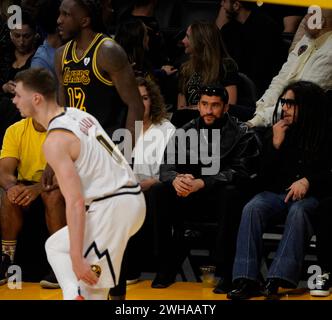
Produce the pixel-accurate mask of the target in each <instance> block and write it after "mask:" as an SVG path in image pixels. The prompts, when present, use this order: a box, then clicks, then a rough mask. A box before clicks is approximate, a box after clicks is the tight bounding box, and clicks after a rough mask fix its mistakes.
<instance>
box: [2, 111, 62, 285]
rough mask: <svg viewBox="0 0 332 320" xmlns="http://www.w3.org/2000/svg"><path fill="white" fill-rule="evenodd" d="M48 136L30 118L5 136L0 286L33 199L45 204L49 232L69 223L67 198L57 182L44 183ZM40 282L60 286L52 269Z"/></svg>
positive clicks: (8, 131)
mask: <svg viewBox="0 0 332 320" xmlns="http://www.w3.org/2000/svg"><path fill="white" fill-rule="evenodd" d="M22 116H24V114H22ZM45 138H46V130H45V129H44V128H43V127H42V126H41V125H40V124H38V123H37V122H35V121H34V120H32V119H31V118H27V119H23V120H21V121H19V122H17V123H15V124H13V125H12V126H10V127H9V128H8V129H7V131H6V134H5V137H4V143H3V146H2V150H1V156H0V187H1V188H3V189H4V191H5V192H2V198H1V209H0V221H1V223H0V224H1V237H2V259H1V261H0V262H1V264H0V285H2V284H4V283H6V282H7V278H8V277H9V276H10V275H9V274H7V270H8V268H9V267H10V265H12V264H13V263H14V255H15V249H16V242H17V237H18V235H19V233H20V231H21V229H22V226H23V219H24V218H23V216H24V215H26V214H27V213H28V212H27V211H28V210H29V207H30V205H31V203H32V202H34V201H37V199H41V200H42V202H43V203H44V206H45V218H46V224H47V227H48V230H49V233H50V234H53V233H54V232H56V231H57V230H59V229H60V228H62V227H63V226H65V224H66V220H65V206H64V200H63V198H62V195H61V192H60V190H59V188H58V187H57V185H56V182H54V183H53V185H52V186H51V187H49V188H46V189H45V188H43V186H42V182H41V177H42V173H43V171H44V169H45V166H46V160H45V158H44V156H43V153H42V144H43V142H44V140H45ZM16 172H17V174H16ZM30 249H32V250H33V248H30ZM41 285H42V286H43V287H46V288H59V286H58V283H57V280H56V278H55V275H54V273H53V271H52V272H50V274H48V275H46V276H45V278H43V280H42V281H41Z"/></svg>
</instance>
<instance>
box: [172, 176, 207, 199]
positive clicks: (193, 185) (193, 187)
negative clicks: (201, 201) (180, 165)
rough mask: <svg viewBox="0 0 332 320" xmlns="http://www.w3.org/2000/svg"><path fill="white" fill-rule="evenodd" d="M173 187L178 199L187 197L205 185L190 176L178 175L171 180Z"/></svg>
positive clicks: (200, 180)
mask: <svg viewBox="0 0 332 320" xmlns="http://www.w3.org/2000/svg"><path fill="white" fill-rule="evenodd" d="M173 186H174V189H175V190H176V192H177V195H178V196H179V197H188V196H189V195H190V194H191V193H193V192H197V191H198V190H200V189H202V188H204V186H205V184H204V181H203V180H202V179H195V178H194V176H193V175H191V174H180V175H178V176H177V177H176V178H175V179H174V180H173Z"/></svg>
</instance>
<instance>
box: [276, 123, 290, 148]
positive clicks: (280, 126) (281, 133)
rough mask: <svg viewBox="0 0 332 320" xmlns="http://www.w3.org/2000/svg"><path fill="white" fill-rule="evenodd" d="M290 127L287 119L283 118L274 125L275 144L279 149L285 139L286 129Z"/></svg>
mask: <svg viewBox="0 0 332 320" xmlns="http://www.w3.org/2000/svg"><path fill="white" fill-rule="evenodd" d="M288 128H289V124H288V123H287V121H285V120H283V119H281V120H279V121H278V122H277V123H276V124H275V125H274V126H273V146H274V147H275V148H276V149H279V148H280V146H281V144H282V143H283V142H284V140H285V135H286V131H287V129H288Z"/></svg>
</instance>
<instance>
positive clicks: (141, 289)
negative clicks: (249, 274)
mask: <svg viewBox="0 0 332 320" xmlns="http://www.w3.org/2000/svg"><path fill="white" fill-rule="evenodd" d="M150 284H151V281H150V280H143V281H140V282H138V283H136V284H133V285H130V286H128V287H127V300H227V298H226V295H224V294H214V293H213V292H212V288H206V287H203V285H202V283H199V282H176V283H175V284H173V285H172V286H170V287H168V288H166V289H152V288H151V287H150ZM280 291H281V295H280V300H332V294H331V295H330V296H329V297H325V298H313V297H311V296H310V294H309V292H308V290H306V289H295V290H289V289H283V290H280ZM61 299H62V294H61V290H59V289H42V288H41V287H40V286H39V283H30V282H23V283H22V289H9V288H8V286H7V285H3V286H0V300H61ZM253 299H255V300H265V298H264V297H259V298H253Z"/></svg>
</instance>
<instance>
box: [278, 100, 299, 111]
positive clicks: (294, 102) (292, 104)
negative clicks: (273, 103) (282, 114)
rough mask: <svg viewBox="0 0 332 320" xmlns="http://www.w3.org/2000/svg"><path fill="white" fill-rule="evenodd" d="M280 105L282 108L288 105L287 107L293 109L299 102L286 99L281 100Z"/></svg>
mask: <svg viewBox="0 0 332 320" xmlns="http://www.w3.org/2000/svg"><path fill="white" fill-rule="evenodd" d="M279 101H280V104H281V106H282V107H283V106H284V105H286V107H287V108H288V109H289V108H292V107H295V106H296V105H297V102H296V100H294V99H285V98H280V100H279Z"/></svg>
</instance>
